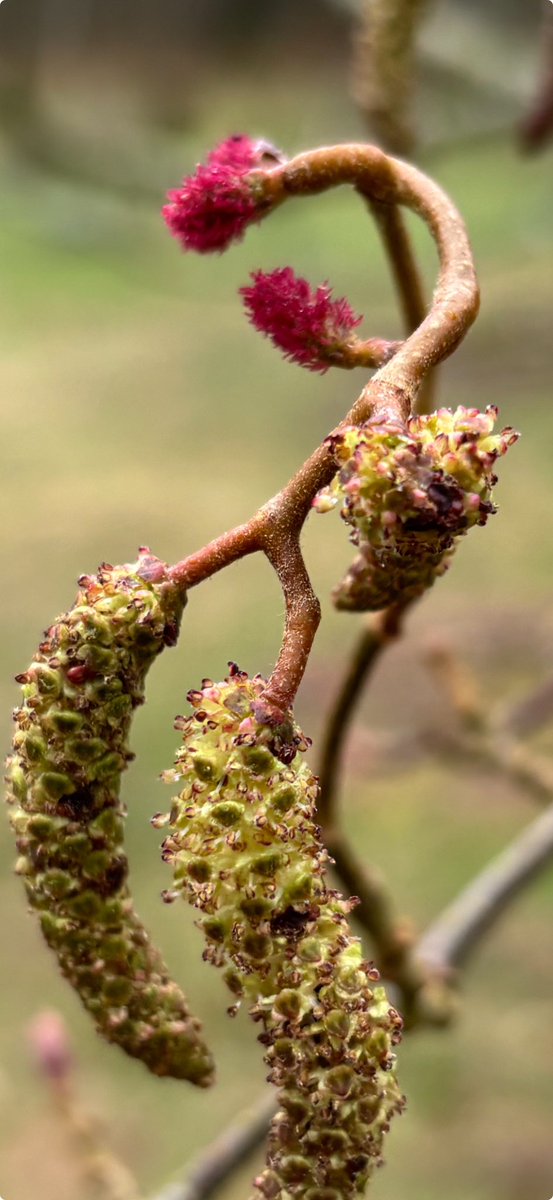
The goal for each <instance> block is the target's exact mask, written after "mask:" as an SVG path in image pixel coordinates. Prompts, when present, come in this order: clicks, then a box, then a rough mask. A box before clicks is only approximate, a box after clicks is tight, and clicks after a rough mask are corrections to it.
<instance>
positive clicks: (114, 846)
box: [7, 549, 213, 1086]
mask: <svg viewBox="0 0 553 1200" xmlns="http://www.w3.org/2000/svg"><path fill="white" fill-rule="evenodd" d="M79 585H80V590H79V593H78V595H77V598H76V601H75V604H74V605H73V607H72V608H71V609H70V610H69V611H68V612H67V613H65V614H63V616H61V617H59V618H58V620H57V621H56V622H55V623H54V624H53V625H52V626H51V628H50V629H48V630H47V631H46V635H45V639H44V641H43V642H42V643H41V645H40V647H39V650H38V652H37V654H36V656H35V658H34V660H33V662H32V663H31V665H30V667H29V668H28V670H27V671H26V672H24V673H23V674H22V675H20V676H18V681H19V682H20V683H21V684H22V685H23V703H22V704H21V706H20V707H19V708H18V709H16V711H15V714H14V719H15V723H16V733H15V736H14V740H13V753H12V755H11V756H10V758H9V759H8V773H7V780H8V795H7V800H8V804H9V809H10V821H11V824H12V827H13V829H14V831H15V835H16V841H17V847H18V850H19V854H20V858H19V860H18V864H17V868H16V869H17V871H18V873H19V874H20V875H21V876H22V878H23V880H24V883H25V887H26V890H27V895H28V898H29V901H30V904H31V908H32V909H34V910H35V911H36V912H37V913H38V916H39V920H40V925H41V929H42V932H43V934H44V937H45V939H46V941H47V943H48V945H49V946H50V947H51V948H52V950H53V951H54V952H55V954H56V956H57V958H58V962H59V965H60V968H61V970H62V973H63V974H64V975H65V977H66V978H67V979H68V980H69V982H70V983H71V984H72V986H73V987H74V988H75V990H76V991H77V992H78V993H79V995H80V998H81V1000H82V1002H83V1004H84V1006H85V1008H86V1009H87V1010H88V1012H89V1013H90V1014H91V1015H92V1017H93V1018H94V1021H95V1023H96V1026H97V1028H98V1030H99V1032H100V1033H101V1034H103V1036H104V1037H106V1038H107V1039H108V1040H109V1041H110V1042H115V1043H117V1044H118V1045H119V1046H120V1047H121V1048H122V1049H123V1050H125V1051H126V1053H127V1054H129V1055H131V1056H132V1057H134V1058H138V1059H140V1060H141V1061H142V1062H144V1063H145V1065H146V1066H147V1067H148V1068H149V1069H150V1070H151V1071H152V1072H153V1073H154V1074H156V1075H170V1076H174V1077H175V1078H179V1079H188V1080H190V1081H191V1082H193V1083H196V1084H198V1085H199V1086H206V1085H207V1084H209V1083H210V1082H211V1077H212V1069H213V1066H212V1060H211V1056H210V1054H209V1051H208V1050H207V1048H206V1047H205V1045H204V1042H203V1040H202V1037H201V1034H200V1028H201V1027H200V1024H199V1022H198V1021H197V1020H196V1019H195V1018H193V1017H192V1016H191V1015H190V1012H189V1009H188V1004H187V1001H186V998H185V996H184V995H183V993H182V991H181V990H180V988H179V987H178V986H177V984H176V983H174V982H173V981H172V980H171V978H170V976H169V974H168V972H167V968H166V967H165V964H164V962H163V960H162V958H161V957H160V955H159V954H158V952H157V950H156V949H155V947H154V946H153V945H152V944H151V942H150V939H149V936H148V934H147V932H146V930H145V929H144V927H143V925H142V924H141V922H140V920H139V919H138V917H137V915H136V914H135V912H134V909H133V904H132V899H131V896H130V893H129V889H128V886H127V882H126V880H127V873H128V864H127V858H126V855H125V851H124V845H123V826H124V816H125V810H124V808H123V806H122V804H121V801H120V798H119V790H120V781H121V774H122V772H123V770H124V769H125V767H126V766H127V763H128V762H129V760H130V759H131V758H132V757H133V755H132V754H131V753H130V751H129V748H128V738H129V731H130V723H131V718H132V713H133V710H134V709H135V707H136V706H137V705H139V704H141V703H142V702H143V699H144V681H145V677H146V673H147V671H148V668H149V667H150V665H151V663H152V662H153V660H154V658H155V657H156V656H157V655H158V654H159V653H160V651H161V650H162V649H163V647H164V646H165V645H171V644H173V643H174V642H175V641H176V638H177V634H178V628H179V622H180V617H181V612H182V608H183V599H182V596H179V594H178V592H177V589H176V588H175V587H174V586H173V585H172V584H171V583H170V582H169V581H168V579H167V577H166V569H165V567H164V564H163V563H161V562H160V561H159V560H158V559H156V558H154V556H153V555H151V554H150V553H149V551H148V550H147V549H142V550H141V551H140V556H139V559H138V562H137V563H135V564H133V565H127V566H123V567H112V566H108V565H106V564H104V565H103V566H102V567H100V569H99V571H98V574H97V575H96V576H93V575H91V576H83V577H82V578H81V579H80V580H79Z"/></svg>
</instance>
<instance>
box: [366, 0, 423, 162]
mask: <svg viewBox="0 0 553 1200" xmlns="http://www.w3.org/2000/svg"><path fill="white" fill-rule="evenodd" d="M427 7H428V0H364V4H363V9H362V16H361V24H360V26H359V29H358V32H357V35H356V40H355V59H354V69H353V94H354V98H355V100H356V102H357V104H358V105H359V108H360V109H361V112H362V113H363V115H364V117H365V120H366V122H367V128H368V130H369V132H370V134H371V136H376V138H377V140H378V141H379V142H380V144H381V145H382V146H383V147H384V149H385V150H389V151H391V152H392V153H393V154H407V155H408V154H410V153H411V151H412V150H413V146H414V143H415V133H414V129H413V124H412V115H413V94H414V75H415V43H416V35H417V30H418V27H419V24H420V22H421V20H422V18H423V16H424V12H425V9H426V8H427Z"/></svg>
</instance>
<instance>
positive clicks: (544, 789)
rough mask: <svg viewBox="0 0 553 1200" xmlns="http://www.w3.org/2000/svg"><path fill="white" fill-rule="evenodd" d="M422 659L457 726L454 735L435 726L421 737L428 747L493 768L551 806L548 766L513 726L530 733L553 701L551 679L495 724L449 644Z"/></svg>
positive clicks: (552, 772) (552, 779)
mask: <svg viewBox="0 0 553 1200" xmlns="http://www.w3.org/2000/svg"><path fill="white" fill-rule="evenodd" d="M427 663H428V665H429V667H430V668H431V670H432V673H433V675H434V677H435V679H437V681H438V682H439V684H440V686H441V687H442V689H443V691H444V693H445V697H446V699H447V701H448V702H449V704H450V705H451V707H452V709H453V710H454V712H455V713H456V715H457V717H458V718H459V722H460V725H461V730H460V732H459V733H445V734H444V732H443V731H442V730H440V729H435V730H432V731H431V732H430V733H428V734H427V735H425V736H424V735H423V738H422V742H423V745H425V746H426V748H427V750H428V751H429V752H432V753H434V754H437V755H438V756H439V757H442V758H445V759H446V760H447V759H455V760H456V761H457V762H460V764H461V765H464V766H465V767H466V768H467V769H471V770H472V769H475V768H476V769H478V768H484V769H485V770H486V769H487V770H490V769H491V770H492V771H496V772H498V773H499V774H501V775H502V776H503V777H504V778H505V779H507V780H509V781H510V782H511V783H513V784H514V785H515V786H516V787H518V788H520V789H521V791H523V792H526V793H527V794H528V795H530V796H531V797H532V799H534V800H537V801H538V803H541V804H543V803H545V804H550V803H551V801H552V800H553V765H552V764H551V763H550V762H549V760H548V759H545V758H543V757H541V756H540V755H538V754H537V753H536V752H534V751H530V750H528V749H527V748H526V747H525V746H524V745H523V744H522V743H521V741H520V738H519V737H517V736H513V733H512V730H513V727H514V728H515V729H516V728H517V727H518V728H520V727H521V725H522V727H523V728H525V727H526V728H527V729H528V730H529V731H530V728H531V726H532V724H533V723H534V722H535V721H536V720H541V719H542V718H543V717H545V715H546V714H547V712H548V706H549V704H550V703H551V702H552V699H553V696H552V693H553V686H552V684H551V681H547V682H546V684H545V685H543V686H542V687H541V688H540V689H538V691H537V692H534V693H533V694H532V695H531V696H530V697H528V698H527V700H526V702H525V703H524V702H523V704H522V705H519V706H518V708H517V709H514V710H513V709H511V711H510V714H509V713H507V714H506V716H505V717H504V718H503V720H502V721H501V722H498V721H497V720H496V719H495V715H494V713H493V712H492V713H488V712H487V711H486V705H485V702H484V699H483V698H482V697H481V696H480V694H479V690H478V685H477V682H476V679H475V677H474V675H473V674H472V672H470V671H469V669H468V667H467V665H466V664H465V663H463V662H461V660H460V659H459V658H458V657H457V655H455V654H453V653H452V652H451V650H450V649H449V648H448V647H446V646H433V647H432V648H431V649H430V652H429V653H428V654H427ZM517 723H518V725H517Z"/></svg>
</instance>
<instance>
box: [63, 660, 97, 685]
mask: <svg viewBox="0 0 553 1200" xmlns="http://www.w3.org/2000/svg"><path fill="white" fill-rule="evenodd" d="M96 676H97V672H96V671H94V670H93V669H92V667H86V666H84V665H83V666H79V667H69V670H68V672H67V678H68V680H69V683H72V684H73V686H74V687H81V685H82V684H83V683H90V681H91V680H92V679H96Z"/></svg>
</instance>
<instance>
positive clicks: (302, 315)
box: [240, 267, 363, 372]
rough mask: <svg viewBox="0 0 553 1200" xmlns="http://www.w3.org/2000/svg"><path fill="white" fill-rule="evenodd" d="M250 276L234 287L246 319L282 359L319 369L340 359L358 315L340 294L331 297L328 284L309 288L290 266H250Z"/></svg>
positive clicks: (314, 369) (326, 367) (311, 369)
mask: <svg viewBox="0 0 553 1200" xmlns="http://www.w3.org/2000/svg"><path fill="white" fill-rule="evenodd" d="M251 278H252V280H253V283H252V284H251V285H250V286H248V287H243V288H240V294H241V295H242V296H243V298H244V303H245V306H246V309H247V312H248V316H249V319H250V321H251V323H252V325H253V326H254V327H255V329H258V330H259V332H260V333H264V334H265V335H266V336H267V337H268V338H270V339H271V341H272V343H273V345H274V346H276V347H277V349H278V350H282V352H283V354H284V357H285V358H288V359H290V361H291V362H295V363H299V365H300V366H301V367H307V369H308V370H309V371H321V372H324V371H327V370H328V368H329V367H330V366H332V365H333V364H335V365H337V364H340V363H341V362H343V360H344V357H345V356H346V355H347V352H348V349H350V348H351V335H352V333H353V331H354V329H356V328H357V326H358V325H360V323H361V321H362V319H363V318H362V317H360V316H358V315H357V314H356V313H354V311H353V309H352V308H351V306H350V305H349V303H348V301H347V300H346V299H344V298H343V297H342V298H340V299H338V300H333V299H332V289H331V288H330V287H329V285H328V283H321V284H319V286H318V287H317V288H312V287H311V285H310V284H309V283H308V282H307V280H306V279H302V278H301V276H299V275H296V274H295V272H294V271H293V270H292V268H291V267H281V268H279V269H277V270H276V271H270V272H269V273H265V272H264V271H254V272H252V276H251Z"/></svg>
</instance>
